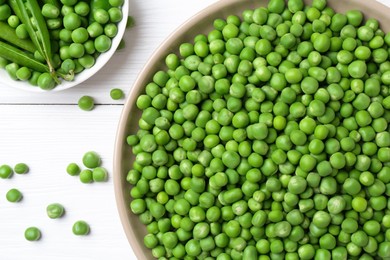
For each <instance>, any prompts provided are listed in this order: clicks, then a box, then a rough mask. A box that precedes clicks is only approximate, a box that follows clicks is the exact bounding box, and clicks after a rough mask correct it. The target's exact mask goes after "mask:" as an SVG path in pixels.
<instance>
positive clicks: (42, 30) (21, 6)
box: [9, 0, 56, 78]
mask: <svg viewBox="0 0 390 260" xmlns="http://www.w3.org/2000/svg"><path fill="white" fill-rule="evenodd" d="M9 3H10V5H11V7H12V8H13V9H14V12H15V14H18V13H19V14H20V16H19V18H20V20H21V21H22V22H23V24H25V25H26V28H27V31H28V34H29V35H30V38H31V40H32V42H33V43H34V44H35V46H36V47H37V49H38V51H39V52H40V53H41V55H42V57H44V59H45V60H46V62H47V65H48V66H49V70H50V73H51V75H52V76H53V78H56V76H55V69H54V66H53V61H52V51H51V43H50V34H49V30H48V29H47V26H46V22H45V19H44V18H43V16H42V13H41V8H40V7H39V5H38V2H37V1H36V0H26V2H24V1H23V0H10V1H9ZM27 9H29V11H30V12H28V10H27ZM31 19H34V20H35V22H36V26H34V25H33V24H32V22H31Z"/></svg>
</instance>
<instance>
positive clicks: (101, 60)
mask: <svg viewBox="0 0 390 260" xmlns="http://www.w3.org/2000/svg"><path fill="white" fill-rule="evenodd" d="M122 13H123V19H122V21H120V22H119V23H118V24H117V26H118V34H117V35H116V36H115V37H114V38H113V39H112V43H111V48H110V49H109V50H108V51H107V52H105V53H102V54H101V55H99V57H98V58H97V59H96V62H95V65H94V66H93V67H91V68H89V69H86V70H84V71H82V72H81V73H80V74H77V75H76V76H75V78H74V80H73V81H64V80H63V81H62V83H61V84H60V85H58V86H56V87H55V88H54V89H52V90H50V91H45V90H42V89H41V88H39V87H34V86H32V85H30V84H29V83H28V82H24V81H16V80H13V79H11V78H10V76H9V75H8V73H7V72H6V71H5V70H4V69H1V70H0V79H1V81H0V82H1V84H4V85H6V86H9V87H13V88H18V89H22V90H27V91H33V92H53V91H61V90H64V89H68V88H71V87H74V86H76V85H78V84H80V83H82V82H84V81H85V80H87V79H89V78H90V77H92V76H93V75H94V74H95V73H96V72H98V71H99V70H100V69H101V68H103V67H104V65H105V64H106V63H107V62H108V61H109V59H110V58H111V57H112V55H113V54H114V53H115V51H116V49H117V47H118V45H119V43H120V41H121V39H122V37H123V34H124V32H125V29H126V23H127V17H128V16H129V0H125V1H124V3H123V6H122Z"/></svg>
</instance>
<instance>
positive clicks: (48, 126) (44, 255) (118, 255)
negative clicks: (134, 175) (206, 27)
mask: <svg viewBox="0 0 390 260" xmlns="http://www.w3.org/2000/svg"><path fill="white" fill-rule="evenodd" d="M215 1H216V0H191V1H190V0H186V1H183V0H164V1H161V0H146V1H145V0H130V10H129V13H130V15H131V16H133V17H134V19H135V21H136V26H135V27H133V28H131V29H128V30H127V31H126V34H125V41H126V48H125V49H124V50H121V51H119V52H117V53H116V54H115V55H114V57H113V58H112V59H111V61H110V62H109V63H108V64H107V65H106V66H105V67H104V68H103V69H102V70H101V71H100V72H99V73H98V75H96V76H94V77H92V78H91V79H89V80H88V81H86V82H85V83H83V84H82V85H80V86H77V87H74V88H72V89H68V90H65V91H62V92H58V93H53V92H52V93H30V92H24V91H21V90H18V89H13V88H10V87H6V86H4V84H2V82H1V79H0V165H1V164H9V165H12V166H13V165H15V164H16V163H18V162H25V163H27V164H28V165H29V166H30V168H31V170H30V172H29V173H28V174H26V175H18V174H15V175H14V176H13V178H11V179H7V180H2V179H0V260H25V259H29V260H49V259H50V260H105V259H112V260H124V259H128V260H132V259H136V258H135V255H134V253H133V251H132V249H131V247H130V245H129V243H128V242H127V239H126V237H125V234H124V231H123V229H122V225H121V223H120V220H119V215H118V212H117V208H116V202H115V198H114V186H113V182H112V157H113V150H114V140H115V134H116V129H117V125H118V122H119V116H120V113H121V111H122V107H123V103H124V100H121V101H113V100H112V99H111V98H110V96H109V92H110V89H111V88H114V87H117V88H121V89H123V90H124V92H125V93H128V92H129V91H130V89H131V86H132V85H133V83H134V81H135V79H136V77H137V75H138V73H139V72H140V70H141V69H142V67H143V66H144V64H145V63H146V61H147V60H148V58H149V57H150V56H151V54H152V53H153V51H154V50H155V49H156V48H157V47H158V46H159V45H160V44H161V43H162V41H163V40H164V39H165V38H167V37H168V35H169V34H170V33H172V32H173V31H174V30H175V29H176V28H177V27H178V26H179V25H180V24H182V23H183V22H185V21H186V20H187V19H188V18H190V17H191V16H192V15H194V14H195V13H197V12H198V11H200V10H202V9H203V8H205V7H207V6H208V5H210V4H212V3H214V2H215ZM83 95H90V96H92V97H94V98H95V100H96V103H97V104H98V105H97V106H96V108H95V109H94V110H93V111H90V112H85V111H82V110H80V109H79V108H78V106H77V101H78V99H79V98H80V97H81V96H83ZM89 150H94V151H96V152H98V153H99V154H100V155H101V157H102V160H103V166H104V167H106V168H107V169H108V170H109V171H110V174H111V176H110V179H109V181H108V182H107V183H94V184H82V183H81V182H80V181H79V179H78V177H72V176H69V175H68V174H67V173H66V171H65V169H66V166H67V164H68V163H70V162H76V163H79V164H81V158H82V155H83V154H84V153H85V152H86V151H89ZM11 188H17V189H19V190H20V191H21V192H22V193H23V195H24V197H23V200H22V201H21V202H20V203H9V202H8V201H7V200H6V198H5V194H6V192H7V191H8V190H9V189H11ZM53 202H58V203H61V204H63V205H64V207H65V209H66V214H65V215H64V217H63V218H61V219H57V220H53V219H49V218H48V217H47V215H46V206H47V205H48V204H50V203H53ZM80 219H81V220H85V221H87V222H88V223H89V224H90V226H91V234H90V235H88V236H85V237H77V236H75V235H73V233H72V230H71V229H72V224H73V223H74V222H75V221H77V220H80ZM29 226H37V227H39V228H40V229H41V231H42V239H41V240H40V241H38V242H29V241H27V240H25V238H24V230H25V229H26V228H27V227H29Z"/></svg>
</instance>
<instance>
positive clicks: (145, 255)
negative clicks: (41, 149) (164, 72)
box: [114, 0, 390, 260]
mask: <svg viewBox="0 0 390 260" xmlns="http://www.w3.org/2000/svg"><path fill="white" fill-rule="evenodd" d="M304 2H305V3H306V4H309V3H311V1H308V0H305V1H304ZM267 3H268V1H267V0H256V1H255V0H224V1H218V2H217V3H215V4H212V5H210V6H209V7H207V8H206V9H204V10H203V11H201V12H199V13H198V14H196V15H195V16H193V17H192V18H190V19H189V20H188V21H187V22H185V23H184V24H183V25H182V26H180V27H179V28H178V29H177V30H176V31H174V32H173V33H172V34H171V35H170V36H169V37H168V38H167V39H166V40H165V41H164V42H163V43H162V44H161V45H160V47H159V48H158V49H157V50H156V51H155V52H154V54H153V55H152V56H151V58H150V59H149V61H148V62H147V63H146V65H145V66H144V68H143V69H142V71H141V72H140V74H139V76H138V78H137V80H136V81H135V83H134V85H133V86H132V89H131V92H130V94H129V95H128V97H127V99H126V102H125V106H124V108H123V111H122V115H121V117H120V121H119V126H118V131H117V136H116V142H115V150H114V185H115V196H116V202H117V207H118V212H119V215H120V219H121V221H122V225H123V229H124V231H125V233H126V236H127V238H128V241H129V243H130V245H131V247H132V248H133V251H134V253H135V255H136V256H137V258H138V259H139V260H145V259H154V258H153V256H152V254H151V250H150V249H147V248H146V247H145V246H144V244H143V237H144V235H146V234H147V231H146V227H145V226H144V225H143V224H142V223H141V222H140V221H139V219H138V216H136V215H135V214H133V213H132V212H131V210H130V207H129V205H130V202H131V198H130V195H129V191H130V187H131V185H130V184H129V183H127V182H126V175H127V172H128V171H129V170H130V169H131V164H132V162H133V160H134V155H133V154H132V152H131V148H130V147H129V146H128V145H127V143H126V137H127V136H128V135H130V134H134V133H136V131H137V130H138V120H139V118H140V116H141V112H140V111H139V110H138V108H137V107H136V99H137V97H138V96H139V95H140V94H142V93H143V92H144V89H145V85H146V84H147V83H148V82H150V81H151V80H152V76H153V74H154V73H155V72H157V71H158V70H161V69H166V66H165V63H164V59H165V57H166V55H168V54H169V53H172V52H173V53H176V54H178V47H179V45H180V44H181V43H183V42H192V41H193V38H194V36H195V35H197V34H199V33H207V32H209V31H210V30H211V29H212V22H213V20H214V19H216V18H226V17H227V16H228V15H230V14H236V15H241V12H242V11H243V10H245V9H249V8H250V9H252V8H256V7H259V6H266V5H267ZM328 6H330V7H332V8H334V9H335V10H336V11H337V12H345V11H347V10H351V9H358V10H362V11H363V13H364V15H365V18H370V17H371V18H376V19H377V20H378V21H380V24H381V28H382V29H383V30H384V31H390V16H389V15H388V14H389V13H390V9H389V8H388V7H386V6H384V5H382V4H380V3H379V2H376V1H366V0H328Z"/></svg>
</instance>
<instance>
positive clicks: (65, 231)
mask: <svg viewBox="0 0 390 260" xmlns="http://www.w3.org/2000/svg"><path fill="white" fill-rule="evenodd" d="M120 112H121V107H120V106H100V107H97V108H96V110H94V111H93V112H85V111H81V110H80V109H78V108H77V107H76V106H73V105H72V106H52V105H46V106H35V105H34V106H15V105H12V106H5V105H3V106H0V121H1V122H2V126H1V127H0V147H1V148H0V164H5V163H6V164H10V165H15V164H16V163H18V162H25V163H27V164H28V165H29V166H30V168H31V170H30V172H29V173H28V174H26V175H17V174H15V175H14V176H13V178H11V179H7V180H0V205H1V207H0V230H1V233H0V244H1V247H0V258H1V259H5V260H13V259H14V260H20V259H40V260H42V259H44V260H45V259H47V260H48V259H56V260H57V259H68V260H70V259H72V260H74V259H80V260H81V259H83V260H86V259H135V257H134V255H133V253H132V250H131V247H130V246H129V244H128V242H127V240H126V237H125V235H124V232H123V230H122V226H121V223H120V220H119V216H118V214H117V209H116V203H115V199H114V187H113V183H112V174H113V173H112V156H113V149H114V147H113V143H114V138H115V133H116V128H117V124H118V118H119V115H120ZM88 150H94V151H96V152H98V153H99V154H100V155H101V157H102V161H103V166H104V167H106V168H107V169H108V171H109V172H110V178H109V181H108V182H107V183H93V184H82V183H81V182H80V181H79V179H78V177H72V176H69V175H68V174H67V173H66V171H65V169H66V166H67V164H68V163H70V162H76V163H79V164H80V165H81V158H82V155H83V154H84V152H86V151H88ZM11 188H17V189H20V191H21V192H22V193H23V196H24V197H23V200H22V201H21V202H20V203H9V202H8V201H6V198H5V194H6V192H7V191H8V190H9V189H11ZM54 202H58V203H61V204H63V205H64V207H65V209H66V214H65V216H64V217H63V218H61V219H56V220H53V219H50V218H48V217H47V215H46V206H47V205H48V204H50V203H54ZM80 219H82V220H85V221H87V222H88V223H89V224H90V225H91V234H90V235H89V236H86V237H77V236H75V235H73V234H72V225H73V223H74V222H75V221H77V220H80ZM29 226H37V227H39V228H40V229H41V231H42V239H41V241H39V242H34V243H32V242H29V241H27V240H25V239H24V230H25V229H26V228H27V227H29ZM21 249H23V250H21Z"/></svg>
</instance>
